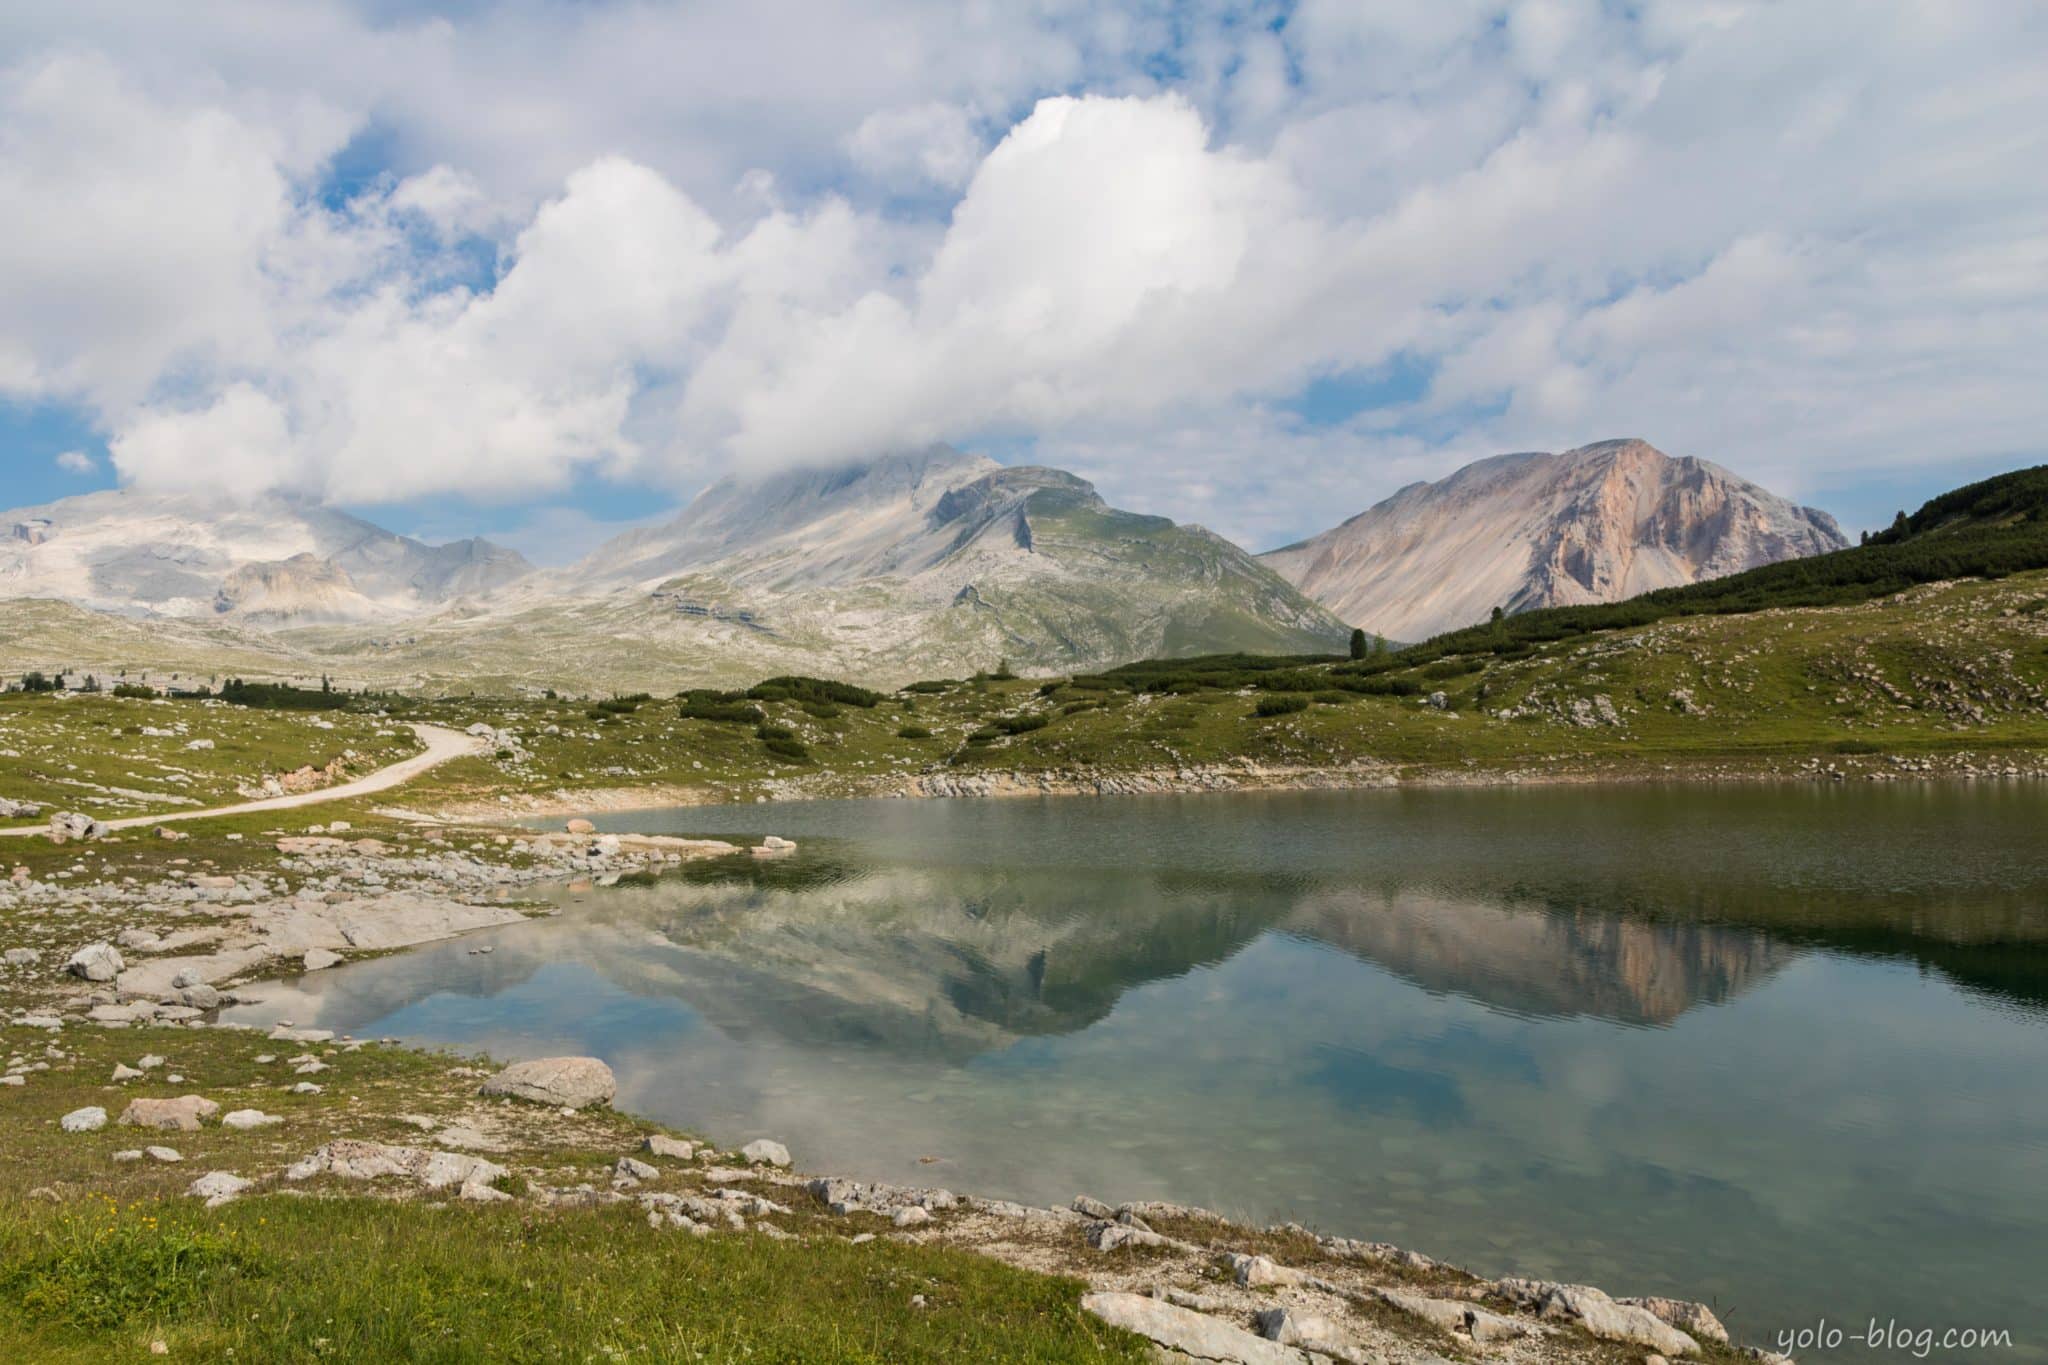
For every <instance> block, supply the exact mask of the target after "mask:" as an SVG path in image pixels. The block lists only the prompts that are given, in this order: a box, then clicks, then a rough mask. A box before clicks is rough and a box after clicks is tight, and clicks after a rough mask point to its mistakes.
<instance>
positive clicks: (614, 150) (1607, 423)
mask: <svg viewBox="0 0 2048 1365" xmlns="http://www.w3.org/2000/svg"><path fill="white" fill-rule="evenodd" d="M2043 15H2044V12H2043V11H2042V10H2040V9H2039V7H2037V6H2031V5H2025V4H2018V3H2013V4H2006V5H1999V4H1985V5H1976V6H1970V7H1903V6H1902V7H1877V8H1872V7H1867V6H1856V7H1854V8H1853V9H1847V8H1844V9H1842V10H1841V11H1840V12H1836V7H1834V6H1830V5H1824V4H1813V5H1800V6H1782V5H1772V4H1761V3H1759V4H1748V3H1744V2H1743V0H1725V3H1718V4H1715V5H1711V6H1703V5H1695V4H1687V3H1676V2H1675V0H1651V3H1646V4H1643V5H1639V6H1636V7H1633V8H1632V9H1630V10H1629V11H1627V12H1621V11H1616V10H1614V9H1613V8H1612V7H1605V6H1600V5H1597V4H1592V3H1574V0H1521V2H1520V3H1486V2H1482V0H1472V2H1471V3H1463V2H1458V3H1450V2H1446V0H1432V2H1431V3H1417V4H1413V5H1398V4H1396V5H1374V6H1369V7H1361V6H1356V5H1348V4H1338V3H1324V2H1323V0H1302V3H1300V4H1298V5H1296V6H1294V7H1292V9H1291V11H1285V12H1283V11H1280V10H1277V9H1276V10H1273V11H1272V12H1270V13H1269V12H1267V10H1266V8H1265V7H1264V6H1261V5H1256V4H1255V5H1251V6H1248V7H1238V6H1227V5H1224V6H1217V7H1214V8H1211V7H1206V6H1175V7H1160V6H1156V5H1152V4H1146V3H1132V4H1129V5H1083V4H1080V3H1078V0H1076V3H1074V4H1067V3H1063V0H1045V2H1044V3H1042V4H1037V5H1015V6H998V7H964V8H963V7H957V6H950V5H946V6H941V5H926V4H922V3H915V2H914V0H890V3H887V4H884V5H881V6H877V7H867V8H866V9H865V12H864V14H863V15H861V16H855V15H853V14H852V12H851V11H850V10H849V11H842V10H840V9H838V8H837V7H830V6H827V7H823V8H817V7H798V8H794V9H787V10H785V9H783V8H781V7H779V6H776V5H754V6H745V7H741V6H704V5H692V6H670V5H660V4H652V3H645V4H642V3H635V4H623V3H622V4H607V5H598V6H591V7H566V6H563V7H557V6H531V7H529V6H520V7H511V8H508V9H503V10H493V11H489V12H485V13H482V14H479V15H475V16H471V15H468V14H464V15H462V16H461V17H457V18H452V19H440V18H433V17H426V18H406V19H400V20H396V21H389V22H379V21H374V20H372V19H370V18H365V17H364V16H363V14H362V13H360V12H358V11H357V10H355V9H353V8H352V7H350V6H347V5H343V4H339V3H327V4H315V5H309V6H295V7H292V8H291V9H289V10H279V9H276V8H274V7H269V6H259V5H253V4H242V3H233V2H232V0H210V2H202V3H196V4H195V5H193V6H190V7H179V10H178V14H177V22H175V23H172V22H170V21H169V20H168V19H167V18H166V17H165V15H164V14H163V13H162V12H160V11H158V10H156V9H155V8H154V7H143V8H141V9H137V8H135V7H132V6H126V5H120V4H114V3H94V2H91V0H81V2H80V3H78V4H76V5H73V6H67V7H63V8H62V9H61V10H59V9H57V8H54V7H52V8H49V9H46V10H45V9H37V10H34V11H33V12H31V11H30V10H24V11H22V12H20V13H17V14H13V15H10V16H9V17H8V18H6V19H0V54H4V55H0V66H4V75H0V221H4V222H7V223H8V224H9V231H8V232H7V233H5V234H0V396H13V397H15V398H17V399H33V400H41V401H51V400H54V401H59V402H68V403H73V404H76V405H79V406H81V407H83V408H84V409H85V410H86V411H88V412H89V413H90V414H91V415H92V416H93V417H94V419H95V420H96V421H97V422H98V423H99V424H100V425H101V426H102V427H103V428H104V429H105V431H106V433H107V435H108V436H109V438H110V441H109V443H110V450H111V452H112V454H113V456H114V460H115V462H116V464H117V466H118V467H119V469H120V470H121V472H122V474H123V476H124V477H126V478H129V479H131V480H136V481H141V482H148V483H168V484H181V485H183V484H192V483H205V482H217V483H232V484H234V485H235V486H237V487H242V488H245V489H258V488H265V487H292V488H302V489H308V490H311V491H316V492H320V493H324V494H328V495H331V496H336V497H344V498H348V499H352V500H358V501H371V500H381V499H405V498H411V497H414V496H417V495H422V494H428V493H434V492H448V491H452V492H460V493H467V494H472V495H477V496H508V497H510V496H521V495H526V494H531V493H533V492H535V491H537V490H547V489H553V488H560V487H562V486H563V485H564V484H566V483H568V482H570V481H572V480H574V479H576V478H578V477H579V476H581V475H583V474H585V473H587V472H590V471H620V470H632V471H635V472H637V473H639V474H640V475H642V476H645V477H652V478H657V479H668V480H671V481H673V482H674V483H675V484H676V486H677V487H679V488H682V487H686V486H688V484H689V483H691V482H692V481H693V480H696V479H699V478H702V477H704V476H706V475H708V474H711V473H715V472H718V471H721V470H723V469H726V468H731V467H752V466H762V465H771V464H776V463H781V462H788V461H796V460H821V459H829V458H836V457H840V456H846V455H858V454H862V453H866V452H869V451H873V450H877V449H882V448H886V447H889V446H892V445H901V444H907V443H912V442H919V441H924V440H929V439H956V440H958V439H964V438H970V437H974V436H977V435H982V436H998V437H1002V438H1005V439H1016V438H1028V439H1032V440H1035V441H1036V442H1037V445H1038V449H1039V451H1040V453H1041V456H1042V457H1043V458H1048V459H1054V460H1067V461H1070V462H1072V463H1074V464H1076V465H1078V466H1084V467H1085V468H1086V469H1087V470H1088V471H1089V472H1091V473H1093V474H1095V475H1097V476H1098V477H1099V478H1100V479H1101V480H1102V481H1103V482H1104V483H1105V484H1106V485H1107V486H1108V488H1109V491H1111V492H1112V493H1114V494H1117V495H1118V496H1120V497H1122V498H1123V499H1124V500H1126V501H1129V502H1132V503H1137V504H1141V505H1147V506H1159V507H1161V508H1162V509H1163V510H1168V511H1171V512H1173V513H1175V514H1178V515H1184V516H1193V517H1197V518H1199V519H1203V520H1207V521H1210V522H1211V523H1212V524H1216V525H1218V526H1219V529H1224V530H1226V531H1230V532H1234V533H1237V534H1240V535H1243V536H1246V537H1248V538H1251V539H1255V540H1260V541H1270V540H1274V539H1280V538H1284V537H1285V536H1286V535H1290V534H1292V533H1294V532H1297V531H1301V530H1309V529H1316V528H1317V527H1319V526H1320V525H1321V524H1323V523H1325V522H1327V521H1329V520H1332V519H1334V517H1335V516H1336V515H1339V514H1342V513H1344V512H1348V511H1350V510H1355V509H1356V506H1357V505H1362V504H1363V503H1364V502H1365V501H1367V500H1369V499H1370V498H1372V497H1374V496H1378V495H1380V494H1383V493H1384V492H1386V491H1388V490H1389V489H1390V488H1391V487H1393V486H1395V485H1396V484H1398V483H1399V482H1402V481H1404V480H1405V479H1407V478H1410V477H1414V476H1417V475H1426V474H1431V473H1435V472H1439V471H1441V470H1442V469H1444V468H1446V467H1448V466H1449V465H1450V464H1453V463H1456V462H1457V461H1458V460H1460V459H1463V458H1469V457H1472V456H1476V455H1480V454H1485V453H1488V452H1490V451H1491V450H1494V449H1499V448H1510V447H1516V448H1526V447H1530V446H1549V447H1557V446H1562V445H1567V444H1572V443H1575V442H1578V441H1581V440H1587V439H1594V438H1597V437H1601V436H1606V435H1613V434H1622V433H1632V434H1641V435H1645V436H1648V437H1650V438H1652V439H1654V440H1657V441H1658V442H1659V443H1660V444H1663V445H1665V446H1666V447H1667V448H1672V449H1677V450H1681V451H1685V452H1687V453H1697V454H1703V455H1707V456H1710V457H1712V458H1716V459H1719V460H1722V461H1724V462H1726V463H1729V464H1732V465H1735V466H1736V467H1737V468H1740V469H1742V470H1743V471H1744V472H1748V473H1752V474H1756V475H1761V476H1764V477H1767V478H1768V479H1770V480H1772V481H1773V482H1775V483H1777V484H1779V485H1780V486H1782V487H1783V488H1784V489H1785V490H1786V491H1790V492H1794V493H1799V492H1803V491H1806V490H1808V489H1811V488H1815V487H1825V486H1827V485H1828V484H1829V483H1830V482H1831V481H1836V480H1839V479H1841V478H1843V477H1845V476H1846V475H1847V474H1848V473H1850V472H1852V471H1855V470H1859V469H1864V468H1867V467H1869V466H1872V465H1886V466H1895V467H1918V468H1926V467H1928V466H1930V465H1933V464H1938V463H1940V462H1943V461H1946V460H1956V461H1964V462H1969V461H1977V462H1981V461H1984V460H1987V459H1992V458H2002V457H2021V456H2025V455H2028V454H2038V452H2039V449H2040V445H2041V438H2040V436H2039V432H2040V431H2041V429H2042V428H2043V426H2044V424H2048V390H2044V386H2042V385H2041V384H2040V382H2039V376H2040V374H2041V373H2042V372H2043V370H2044V368H2048V230H2044V228H2043V227H2042V224H2043V223H2044V222H2048V186H2044V183H2043V181H2042V178H2041V177H2040V175H2039V173H2038V169H2037V167H2038V165H2039V164H2040V163H2041V162H2042V160H2043V159H2044V155H2048V146H2044V143H2043V133H2042V131H2041V130H2042V129H2044V128H2048V19H2044V17H2043ZM1063 91H1064V92H1068V93H1060V92H1063ZM1091 92H1092V93H1091ZM344 147H347V148H348V152H347V153H346V158H345V159H346V160H347V162H348V164H349V165H351V166H356V165H357V164H358V163H359V162H360V160H361V159H362V158H363V157H364V156H365V155H374V158H375V159H376V160H377V161H378V162H379V163H381V165H382V167H383V170H384V174H382V175H381V176H378V177H373V178H370V179H368V180H361V179H359V178H357V179H351V180H350V181H349V182H348V183H347V188H346V191H345V192H344V193H337V191H336V186H335V184H334V182H333V180H332V179H331V177H330V175H329V168H330V167H331V166H333V165H334V164H336V163H335V158H336V157H337V156H338V155H340V154H342V149H343V148H344ZM366 149H367V150H366ZM351 175H352V176H355V175H356V172H354V171H352V172H351ZM1389 362H1395V363H1397V364H1398V365H1399V366H1400V367H1401V368H1402V370H1403V372H1404V373H1408V374H1411V375H1420V376H1421V377H1422V380H1421V381H1420V391H1419V392H1417V391H1402V392H1399V393H1394V394H1390V395H1383V396H1382V397H1381V399H1380V400H1379V401H1378V406H1375V407H1371V408H1369V409H1368V410H1366V411H1363V412H1360V413H1358V414H1357V415H1356V416H1352V417H1350V418H1348V419H1345V420H1341V421H1335V422H1333V421H1332V420H1331V414H1329V413H1319V414H1315V418H1316V420H1313V421H1311V420H1309V419H1308V418H1307V417H1305V416H1303V415H1302V411H1301V410H1298V409H1297V407H1296V405H1294V404H1293V403H1291V402H1290V400H1291V399H1292V398H1293V396H1294V395H1295V394H1296V393H1297V392H1298V391H1299V390H1300V389H1301V388H1302V386H1303V385H1304V384H1305V383H1307V382H1308V381H1310V380H1311V379H1315V378H1317V377H1319V376H1337V377H1339V378H1340V379H1342V378H1343V377H1345V376H1359V375H1364V376H1367V377H1368V378H1369V377H1370V375H1372V374H1373V373H1374V372H1375V367H1380V366H1384V365H1387V364H1388V363H1389ZM1340 387H1341V385H1340ZM1368 387H1369V384H1368ZM1413 387H1414V386H1413V385H1411V386H1410V388H1411V389H1412V388H1413ZM1339 415H1340V416H1341V414H1339ZM1937 481H1938V476H1937Z"/></svg>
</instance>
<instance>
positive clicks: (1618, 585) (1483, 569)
mask: <svg viewBox="0 0 2048 1365" xmlns="http://www.w3.org/2000/svg"><path fill="white" fill-rule="evenodd" d="M1847 543H1848V542H1847V541H1846V540H1845V539H1844V537H1843V536H1842V532H1841V528H1840V527H1839V526H1837V525H1836V524H1835V521H1834V518H1832V517H1830V516H1828V515H1827V514H1826V513H1825V512H1819V511H1815V510H1814V509H1812V508H1808V507H1799V506H1795V505H1794V504H1792V503H1790V502H1788V501H1786V500H1785V499H1783V498H1780V497H1778V496H1777V495H1775V494H1773V493H1770V492H1768V491H1767V490H1765V489H1762V488H1759V487H1758V486H1756V485H1755V484H1752V483H1749V482H1747V481H1746V480H1744V479H1742V478H1740V477H1738V476H1737V475H1735V474H1732V473H1730V472H1729V471H1728V470H1726V469H1723V468H1721V467H1720V466H1719V465H1716V464H1713V463H1710V462H1709V461H1706V460H1701V459H1697V458H1693V457H1690V456H1684V457H1673V456H1670V455H1667V454H1665V453H1664V452H1663V451H1661V450H1658V449H1657V448H1656V447H1655V446H1653V445H1651V444H1650V443H1649V442H1647V441H1643V440H1640V439H1636V438H1626V439H1620V440H1608V441H1599V442H1595V443H1594V444H1592V445H1586V446H1580V447H1578V448H1577V449H1575V450H1568V451H1564V452H1562V453H1561V454H1552V453H1549V452H1544V451H1525V452H1518V453H1514V454H1506V455H1496V456H1493V457H1491V458H1489V459H1484V460H1478V461H1475V462H1474V463H1472V464H1469V465H1466V466H1464V467H1463V468H1461V469H1459V470H1457V471H1455V472H1454V473H1452V474H1450V475H1448V476H1447V477H1445V478H1443V479H1440V480H1437V481H1436V482H1434V483H1417V484H1410V485H1408V486H1407V487H1405V488H1403V489H1401V490H1400V491H1399V492H1397V493H1395V494H1394V495H1393V496H1392V497H1389V498H1387V499H1386V500H1385V501H1383V502H1380V503H1378V504H1376V505H1375V506H1373V507H1371V508H1369V509H1367V510H1366V511H1364V512H1362V513H1360V514H1359V515H1357V516H1355V517H1352V518H1351V519H1350V520H1348V521H1346V522H1344V523H1343V524H1342V525H1339V526H1337V527H1334V528H1332V529H1331V530H1329V531H1325V532H1323V533H1322V534H1321V535H1318V536H1314V537H1312V538H1310V539H1308V540H1305V541H1302V542H1299V543H1298V544H1294V545H1289V546H1286V547H1284V548H1282V549H1279V550H1275V551H1273V552H1271V553H1270V554H1267V555H1264V556H1262V558H1263V559H1264V561H1265V562H1266V564H1267V565H1268V566H1269V567H1271V568H1272V569H1274V570H1275V571H1276V572H1277V573H1279V574H1280V575H1281V576H1282V577H1284V578H1286V579H1287V580H1288V581H1290V582H1292V583H1293V584H1295V586H1297V587H1299V588H1300V589H1301V590H1302V591H1303V592H1305V593H1307V594H1308V595H1309V596H1311V597H1313V598H1315V599H1316V600H1317V601H1319V602H1321V603H1322V604H1323V605H1325V606H1327V607H1329V608H1330V609H1331V610H1332V611H1334V612H1336V613H1337V614H1338V615H1339V616H1341V617H1343V618H1344V619H1346V620H1347V621H1350V622H1352V623H1354V624H1357V625H1360V626H1364V627H1365V628H1367V629H1369V630H1374V631H1377V632H1379V633H1381V634H1384V635H1387V636H1389V637H1391V638H1394V639H1397V640H1419V639H1426V638H1427V637H1429V636H1431V635H1436V634H1439V633H1441V632H1443V631H1446V630H1454V629H1456V628H1458V627H1460V626H1466V625H1470V624H1472V623H1473V622H1474V621H1480V620H1484V619H1485V618H1486V616H1487V615H1488V614H1489V613H1490V612H1491V611H1492V610H1493V608H1494V607H1496V606H1498V607H1501V608H1504V609H1505V610H1507V611H1511V612H1514V611H1526V610H1530V609H1533V608H1537V607H1548V606H1569V605H1573V604H1579V603H1590V602H1611V601H1617V600H1619V599H1621V598H1625V597H1632V596H1635V595H1636V594H1637V593H1642V592H1649V591H1651V590H1653V589H1656V588H1665V587H1675V586H1678V585H1681V584H1685V583H1693V582H1697V581H1699V580H1700V579H1703V578H1716V577H1719V576H1721V575H1723V574H1729V573H1736V572H1739V571H1741V570H1743V569H1749V568H1755V567H1756V566H1758V565H1760V564H1768V563H1773V562H1775V561H1777V560H1781V559H1793V558H1798V557H1800V556H1803V555H1811V554H1821V553H1825V552H1826V551H1829V550H1836V549H1841V548H1842V547H1843V546H1845V545H1846V544H1847Z"/></svg>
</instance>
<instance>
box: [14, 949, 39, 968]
mask: <svg viewBox="0 0 2048 1365" xmlns="http://www.w3.org/2000/svg"><path fill="white" fill-rule="evenodd" d="M42 960H43V955H42V954H41V953H39V952H37V951H36V950H35V949H33V948H9V949H8V950H7V965H8V966H10V967H33V966H35V965H36V963H38V962H41V961H42Z"/></svg>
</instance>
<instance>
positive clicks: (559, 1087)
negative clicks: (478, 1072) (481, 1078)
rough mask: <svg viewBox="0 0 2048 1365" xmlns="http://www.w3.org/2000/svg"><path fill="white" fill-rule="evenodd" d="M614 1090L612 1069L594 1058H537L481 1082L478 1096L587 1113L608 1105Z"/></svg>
mask: <svg viewBox="0 0 2048 1365" xmlns="http://www.w3.org/2000/svg"><path fill="white" fill-rule="evenodd" d="M618 1090H619V1085H618V1081H617V1080H616V1079H615V1078H614V1077H613V1076H612V1069H611V1068H610V1067H608V1066H606V1065H605V1064H604V1063H603V1062H601V1061H599V1060H598V1059H597V1058H595V1057H537V1058H535V1059H533V1060H532V1061H528V1062H514V1063H513V1064H512V1065H510V1066H508V1067H506V1068H505V1069H504V1070H503V1071H500V1072H499V1073H498V1074H497V1075H495V1076H493V1077H491V1078H490V1079H489V1080H487V1081H485V1082H484V1083H483V1088H482V1089H481V1090H480V1091H479V1092H478V1093H479V1094H483V1095H508V1096H510V1097H511V1098H513V1099H515V1100H527V1101H530V1102H531V1103H534V1104H552V1105H556V1106H558V1107H562V1108H568V1109H588V1108H589V1107H590V1106H592V1105H594V1104H610V1103H611V1100H612V1096H613V1095H616V1094H617V1093H618Z"/></svg>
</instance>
